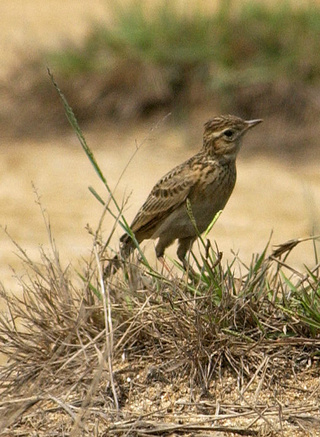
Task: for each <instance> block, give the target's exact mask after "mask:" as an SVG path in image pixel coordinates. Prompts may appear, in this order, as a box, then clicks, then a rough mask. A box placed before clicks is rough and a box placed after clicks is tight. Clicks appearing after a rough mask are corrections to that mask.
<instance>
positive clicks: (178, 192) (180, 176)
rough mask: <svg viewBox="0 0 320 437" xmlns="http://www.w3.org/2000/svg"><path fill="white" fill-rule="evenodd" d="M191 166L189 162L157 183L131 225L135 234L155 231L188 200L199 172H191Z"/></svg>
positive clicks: (176, 168)
mask: <svg viewBox="0 0 320 437" xmlns="http://www.w3.org/2000/svg"><path fill="white" fill-rule="evenodd" d="M191 166H192V161H191V160H189V161H187V162H186V163H184V164H181V165H180V166H178V167H175V168H174V169H173V170H171V171H170V172H169V173H167V174H166V175H165V176H163V178H162V179H160V181H159V182H157V184H156V185H155V186H154V187H153V189H152V191H151V193H150V194H149V196H148V198H147V200H146V201H145V203H144V204H143V205H142V207H141V208H140V210H139V211H138V213H137V215H136V217H135V218H134V220H133V222H132V224H131V229H132V231H133V232H134V233H135V234H136V233H139V232H142V233H145V232H148V231H150V230H152V229H155V228H156V227H157V225H160V223H161V222H162V221H163V220H164V219H165V218H166V217H167V216H168V215H169V214H170V213H171V212H172V211H174V210H175V209H176V208H178V207H179V206H180V205H181V204H182V203H183V202H184V201H185V200H186V198H187V197H188V195H189V194H190V191H191V190H192V188H193V187H194V186H195V185H196V183H197V180H198V174H197V172H194V171H190V167H191ZM136 236H137V235H136ZM143 238H148V237H143ZM138 240H139V238H138Z"/></svg>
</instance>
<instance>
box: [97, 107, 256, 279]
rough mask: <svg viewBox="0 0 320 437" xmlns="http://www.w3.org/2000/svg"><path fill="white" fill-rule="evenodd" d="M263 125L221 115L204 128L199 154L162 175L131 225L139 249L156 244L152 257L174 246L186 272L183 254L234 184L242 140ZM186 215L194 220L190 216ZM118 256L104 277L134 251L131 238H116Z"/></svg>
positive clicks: (159, 255) (222, 203) (127, 234)
mask: <svg viewBox="0 0 320 437" xmlns="http://www.w3.org/2000/svg"><path fill="white" fill-rule="evenodd" d="M261 122H262V119H256V120H243V119H242V118H240V117H237V116H235V115H220V116H217V117H214V118H212V119H210V120H209V121H207V122H206V123H205V124H204V133H203V145H202V148H201V149H200V151H199V152H198V153H197V154H195V155H194V156H192V157H191V158H189V159H187V160H186V161H185V162H183V163H182V164H180V165H178V166H176V167H175V168H173V169H172V170H171V171H169V172H168V173H167V174H165V175H164V176H163V177H162V178H161V179H160V180H159V181H158V182H157V183H156V184H155V186H154V187H153V188H152V190H151V192H150V194H149V196H148V197H147V199H146V201H145V203H144V204H143V205H142V207H141V208H140V209H139V211H138V213H137V214H136V216H135V218H134V219H133V221H132V223H131V226H130V228H131V231H132V233H133V235H134V237H135V240H136V242H137V243H139V244H140V243H141V242H142V241H144V240H147V239H153V240H155V239H157V240H158V242H157V244H156V248H155V251H156V256H157V258H159V259H163V256H164V252H165V250H166V248H167V247H169V246H170V245H171V244H172V243H173V242H174V241H175V240H178V249H177V256H178V258H179V260H180V261H181V262H182V265H183V267H184V269H185V270H186V269H187V267H188V262H187V259H186V254H187V252H188V250H190V249H191V248H192V245H193V243H194V241H195V240H196V239H197V237H198V236H199V234H202V233H203V232H204V231H205V230H206V229H207V228H208V226H209V225H210V223H211V222H212V220H213V218H214V217H215V216H216V214H217V213H218V212H219V211H221V210H223V208H224V207H225V205H226V203H227V201H228V200H229V197H230V195H231V193H232V191H233V188H234V186H235V183H236V176H237V172H236V158H237V155H238V152H239V150H240V148H241V143H242V138H243V136H244V134H245V133H246V132H247V131H248V130H250V129H251V128H253V127H254V126H256V125H257V124H259V123H261ZM190 209H191V211H192V214H190ZM120 242H121V247H120V254H119V255H116V256H115V257H114V258H113V259H111V260H110V261H109V264H108V265H107V267H106V269H105V272H104V273H105V276H106V277H108V276H110V274H111V272H113V273H114V272H116V271H117V270H118V269H119V267H120V266H121V262H120V260H121V259H126V258H128V256H129V255H130V253H131V252H132V251H133V250H134V249H135V248H136V243H135V242H134V240H133V239H132V237H131V235H130V234H129V233H125V234H123V235H122V237H121V238H120Z"/></svg>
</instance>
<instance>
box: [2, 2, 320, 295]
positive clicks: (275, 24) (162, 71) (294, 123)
mask: <svg viewBox="0 0 320 437" xmlns="http://www.w3.org/2000/svg"><path fill="white" fill-rule="evenodd" d="M0 15H1V27H0V56H1V62H0V102H1V104H0V153H1V160H0V169H1V171H0V175H1V176H0V181H1V182H0V183H1V195H0V225H1V226H2V230H1V233H0V243H1V251H0V281H1V282H2V283H4V285H5V286H6V288H12V289H13V290H16V287H17V285H16V281H15V280H14V279H13V278H12V276H13V272H12V271H11V269H10V268H9V265H10V266H12V267H13V268H14V269H16V270H17V272H18V273H20V271H21V266H20V264H19V259H18V258H17V257H16V255H15V254H14V252H15V247H14V245H13V244H12V242H11V241H10V239H9V238H8V236H7V235H6V232H5V231H4V229H6V230H7V231H8V232H9V234H10V235H11V236H12V238H13V239H14V240H15V241H17V242H18V243H19V244H20V245H21V247H23V248H24V249H26V250H27V253H28V254H29V255H30V256H31V257H35V258H36V257H39V245H44V246H45V247H46V246H48V237H47V231H46V228H45V225H44V223H43V218H42V216H41V211H40V209H39V206H38V205H37V196H36V194H35V191H37V193H38V195H39V196H40V198H41V203H42V205H43V207H44V208H45V209H46V211H47V213H48V215H49V217H50V222H51V225H52V232H53V236H54V238H55V240H56V243H57V247H58V250H59V252H60V255H61V258H62V260H63V262H64V263H65V265H66V266H67V265H68V263H70V262H72V264H73V265H74V266H75V267H77V265H78V262H79V260H81V258H82V257H86V256H87V255H88V254H89V252H90V250H91V247H92V245H91V241H92V237H91V236H90V235H89V233H88V232H87V230H86V229H85V227H86V225H87V224H89V225H90V227H91V228H92V229H96V227H97V224H98V221H99V219H100V216H101V214H102V207H101V205H100V204H99V203H98V202H97V200H96V199H95V198H94V197H93V196H92V195H91V194H90V192H89V191H88V189H87V188H88V186H89V185H92V186H93V187H94V188H95V189H96V190H97V191H98V192H99V194H100V195H101V196H102V197H104V198H106V197H107V193H106V192H105V190H104V188H103V186H102V184H101V183H100V181H99V179H98V177H97V176H96V174H95V173H94V170H93V168H92V167H91V165H90V163H89V161H88V160H87V158H86V156H85V154H84V153H83V151H82V149H81V147H80V145H79V144H78V141H77V139H76V136H75V134H74V132H73V131H72V129H71V127H70V126H69V125H68V122H67V120H66V117H65V115H64V109H63V107H62V105H61V102H60V101H59V98H58V96H57V93H56V91H55V89H54V88H53V86H52V83H51V82H50V80H49V77H48V74H47V67H49V68H50V70H51V71H52V73H53V75H54V77H55V80H56V81H57V83H58V85H59V87H60V88H61V90H62V92H63V93H64V94H65V96H66V97H67V99H68V101H69V104H70V105H71V106H72V108H73V109H74V112H75V114H76V116H77V118H78V121H79V123H80V126H81V127H82V129H83V131H84V134H85V136H86V139H87V142H88V144H89V146H90V147H91V148H92V150H93V151H94V153H95V156H96V158H97V161H98V163H99V165H100V167H101V169H102V170H103V172H104V174H105V176H106V177H107V179H108V182H109V184H110V186H111V187H112V188H115V187H117V188H116V191H115V193H116V197H117V199H118V200H119V201H121V199H123V198H124V196H130V198H129V200H128V202H127V207H126V216H127V219H128V220H129V221H130V220H131V219H132V218H133V216H134V215H135V213H136V212H137V210H138V208H139V207H140V206H141V204H142V202H143V201H144V200H145V197H146V196H147V194H148V193H149V191H150V189H151V188H152V186H153V185H154V183H155V182H156V181H157V180H158V179H159V178H160V177H161V176H162V175H163V174H164V173H166V172H167V171H168V170H170V169H171V168H172V167H173V166H174V165H176V164H178V163H180V162H182V161H183V160H185V159H187V158H188V157H190V156H191V155H192V154H194V153H195V152H196V151H197V150H198V149H199V148H200V147H201V144H202V132H203V124H204V123H205V122H206V121H207V120H208V119H210V118H211V117H213V116H215V115H218V114H221V113H231V114H235V115H238V116H241V117H244V118H247V119H249V118H263V119H264V123H263V124H261V125H259V127H257V128H256V129H254V130H253V131H252V132H250V134H248V135H247V137H246V138H245V141H244V147H243V149H242V151H241V153H240V156H239V158H238V181H237V185H236V188H235V190H234V193H233V195H232V197H231V199H230V201H229V203H228V205H227V207H226V209H225V211H224V212H223V214H222V216H221V217H220V219H219V221H218V223H217V224H216V226H215V227H214V229H213V231H211V234H210V237H211V238H212V240H213V239H215V240H217V243H218V245H219V248H220V250H221V251H223V252H224V257H225V259H228V257H232V256H233V255H232V251H233V252H235V253H239V257H240V258H241V259H242V260H244V261H248V260H249V259H250V258H251V256H252V253H257V252H261V251H262V250H263V248H264V247H265V245H266V243H267V241H268V239H269V236H270V234H271V232H273V236H272V241H271V244H280V243H283V242H285V241H286V240H288V239H291V238H298V237H307V236H309V235H311V234H317V233H320V224H319V223H320V222H319V220H320V207H319V204H320V172H319V158H320V153H319V138H320V122H319V120H320V118H319V116H320V50H319V41H320V1H316V0H314V1H308V0H296V1H294V0H292V1H289V0H288V1H272V0H260V1H259V0H256V1H253V0H252V1H249V0H247V1H246V0H220V1H219V0H216V1H214V0H210V1H209V0H189V1H183V0H180V1H179V0H171V1H160V0H159V1H155V0H153V1H151V0H136V1H134V0H121V1H120V0H119V1H106V0H91V1H90V2H88V1H86V0H46V1H45V2H43V1H42V0H23V2H21V0H1V3H0ZM137 149H139V150H138V152H137ZM136 152H137V153H136ZM133 155H134V157H133ZM132 157H133V159H131V158H132ZM130 160H131V161H130ZM129 161H130V165H129V166H128V168H126V166H127V164H128V162H129ZM125 168H126V171H125V172H124V173H123V170H124V169H125ZM120 177H121V178H120ZM119 178H120V181H119ZM112 224H113V220H111V219H109V218H106V219H105V220H104V223H103V232H104V235H105V236H107V235H108V234H109V232H110V229H111V226H112ZM120 234H121V230H119V231H117V232H116V234H115V237H118V236H119V235H120ZM117 244H118V243H117V240H116V238H115V239H114V240H113V241H112V245H113V247H115V248H116V247H117ZM147 250H148V251H150V253H151V252H152V251H153V242H150V243H147ZM169 253H171V254H173V253H174V249H173V250H172V251H171V252H170V251H169ZM291 256H292V257H293V259H292V262H293V263H295V264H297V265H303V264H308V263H309V264H313V263H314V256H313V250H312V245H310V244H309V245H308V244H305V245H301V246H299V248H298V249H297V250H296V251H295V252H294V253H293V255H291Z"/></svg>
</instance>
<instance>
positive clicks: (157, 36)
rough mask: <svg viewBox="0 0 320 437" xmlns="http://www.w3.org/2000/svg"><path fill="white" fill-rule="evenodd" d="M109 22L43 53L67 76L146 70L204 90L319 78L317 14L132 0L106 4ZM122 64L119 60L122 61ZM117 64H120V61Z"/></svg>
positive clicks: (258, 5)
mask: <svg viewBox="0 0 320 437" xmlns="http://www.w3.org/2000/svg"><path fill="white" fill-rule="evenodd" d="M109 9H110V13H111V16H112V22H111V24H101V23H100V24H96V25H95V26H93V29H92V31H91V33H90V34H89V35H88V37H87V39H86V40H85V41H84V43H83V46H81V47H78V48H75V47H72V48H69V49H68V50H66V51H65V52H60V53H55V54H51V55H49V58H48V59H49V64H50V65H51V66H52V67H54V68H55V69H56V70H57V71H60V72H63V73H64V74H66V75H70V76H77V75H79V74H82V73H96V72H103V73H104V74H106V75H108V74H109V73H110V72H112V70H113V69H118V68H120V67H119V65H120V64H121V67H122V68H123V69H126V68H129V66H130V65H132V64H135V65H137V66H140V67H141V66H147V65H152V66H153V67H155V68H159V69H161V71H162V73H163V80H165V81H168V85H169V86H174V85H176V86H178V85H179V84H180V86H183V85H186V86H187V84H186V83H185V81H186V79H187V78H190V79H193V80H194V81H199V80H200V81H202V82H204V83H205V84H206V85H207V86H208V87H221V86H223V85H239V84H240V85H242V84H248V83H256V82H258V83H260V82H265V81H270V80H271V81H272V80H275V79H277V80H278V79H279V78H281V77H282V78H286V79H289V80H295V81H297V80H302V81H304V82H314V81H318V80H319V76H320V53H319V50H318V48H319V46H318V44H319V39H320V9H319V8H318V7H317V6H316V5H315V4H313V5H311V6H307V5H304V6H300V7H296V6H295V7H293V6H292V5H291V3H290V2H289V1H287V2H278V3H276V4H275V5H273V6H272V8H270V7H268V6H267V5H265V4H264V3H263V2H253V1H246V2H234V1H220V2H218V7H217V11H216V12H215V13H212V12H208V11H206V9H205V7H204V6H202V7H201V2H200V3H197V2H191V4H189V5H188V8H186V7H183V6H181V5H180V6H177V5H176V4H175V2H168V1H166V2H159V3H158V5H157V6H153V7H152V8H150V5H148V2H146V1H144V0H136V1H131V2H128V4H126V5H125V6H122V7H121V6H120V3H118V2H114V5H113V6H109ZM124 61H125V62H124ZM123 62H124V63H123Z"/></svg>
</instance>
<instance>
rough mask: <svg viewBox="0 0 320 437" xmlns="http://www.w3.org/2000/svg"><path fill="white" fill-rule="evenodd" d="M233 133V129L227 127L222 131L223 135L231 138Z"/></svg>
mask: <svg viewBox="0 0 320 437" xmlns="http://www.w3.org/2000/svg"><path fill="white" fill-rule="evenodd" d="M233 134H234V131H233V130H232V129H227V130H225V131H224V132H223V135H225V136H226V137H228V138H231V137H232V136H233Z"/></svg>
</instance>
